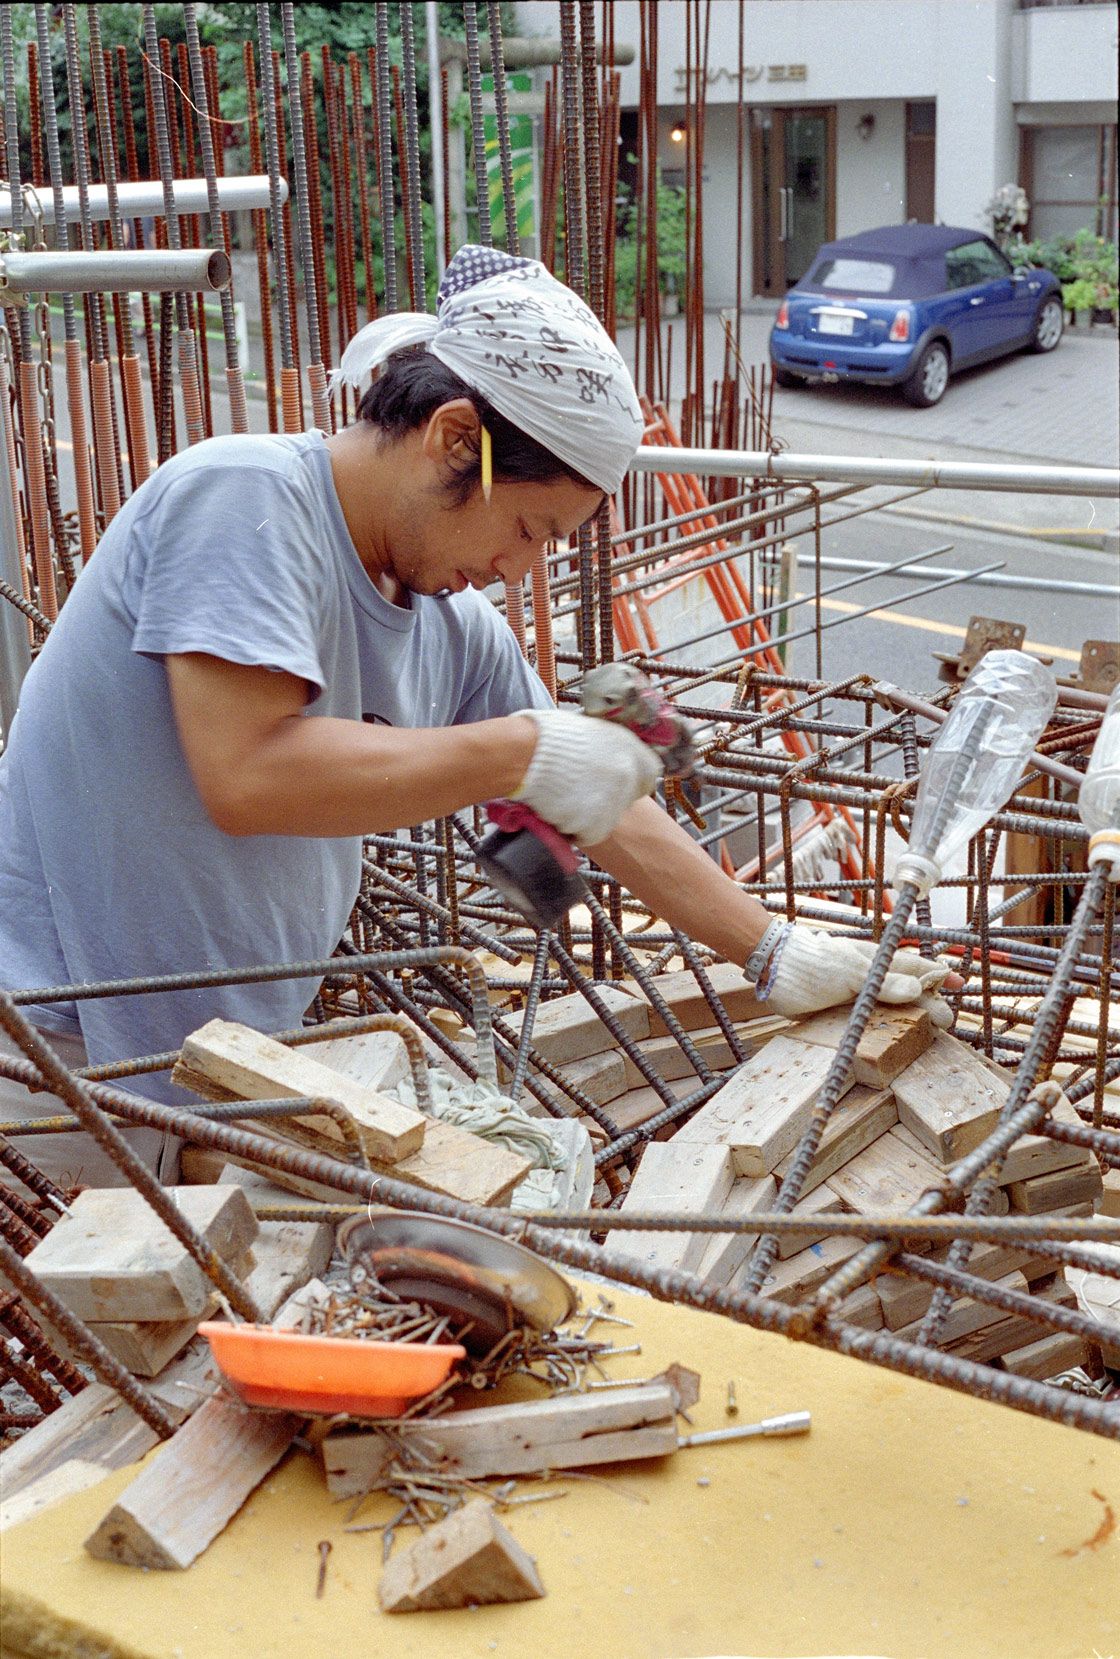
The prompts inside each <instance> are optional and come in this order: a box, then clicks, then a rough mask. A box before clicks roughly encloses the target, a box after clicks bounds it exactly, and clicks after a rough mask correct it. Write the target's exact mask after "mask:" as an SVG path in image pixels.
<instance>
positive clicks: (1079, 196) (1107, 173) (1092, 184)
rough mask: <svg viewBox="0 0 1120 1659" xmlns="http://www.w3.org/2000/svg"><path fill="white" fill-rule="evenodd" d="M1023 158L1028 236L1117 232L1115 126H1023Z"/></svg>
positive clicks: (1041, 236) (1099, 234)
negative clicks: (1027, 211)
mask: <svg viewBox="0 0 1120 1659" xmlns="http://www.w3.org/2000/svg"><path fill="white" fill-rule="evenodd" d="M1023 164H1024V165H1023V181H1024V188H1025V189H1026V192H1027V195H1028V196H1029V198H1030V202H1031V223H1030V234H1031V236H1032V237H1035V238H1039V239H1045V238H1046V237H1050V236H1072V235H1073V234H1074V233H1075V232H1076V231H1079V230H1086V229H1088V230H1092V231H1095V232H1096V234H1097V235H1098V236H1106V237H1108V238H1109V239H1111V240H1114V239H1115V238H1116V234H1117V214H1116V128H1115V127H1026V128H1024V130H1023Z"/></svg>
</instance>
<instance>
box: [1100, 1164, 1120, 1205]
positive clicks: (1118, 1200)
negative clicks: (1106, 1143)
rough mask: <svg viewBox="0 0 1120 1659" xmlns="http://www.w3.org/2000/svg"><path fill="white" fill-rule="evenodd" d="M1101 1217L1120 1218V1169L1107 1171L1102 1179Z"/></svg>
mask: <svg viewBox="0 0 1120 1659" xmlns="http://www.w3.org/2000/svg"><path fill="white" fill-rule="evenodd" d="M1097 1211H1098V1213H1099V1214H1100V1215H1116V1216H1120V1169H1106V1170H1105V1171H1104V1174H1103V1176H1102V1178H1101V1199H1100V1203H1099V1204H1098V1206H1097Z"/></svg>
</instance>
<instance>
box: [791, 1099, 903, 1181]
mask: <svg viewBox="0 0 1120 1659" xmlns="http://www.w3.org/2000/svg"><path fill="white" fill-rule="evenodd" d="M897 1122H898V1108H897V1107H896V1105H895V1100H894V1095H893V1093H892V1092H891V1090H890V1089H869V1088H866V1087H865V1086H864V1084H862V1083H857V1084H856V1086H855V1088H853V1089H850V1090H849V1091H848V1093H847V1094H846V1095H845V1096H844V1098H843V1100H842V1101H841V1102H840V1104H839V1105H838V1106H837V1108H836V1110H835V1111H834V1112H833V1114H832V1116H831V1117H830V1118H829V1120H828V1126H827V1127H826V1129H825V1132H824V1134H823V1135H822V1136H821V1142H820V1145H819V1146H818V1148H817V1155H816V1157H815V1158H814V1159H813V1162H812V1163H811V1164H810V1166H809V1173H808V1175H807V1176H806V1177H805V1182H804V1184H803V1186H802V1188H801V1195H802V1197H803V1198H807V1197H808V1196H809V1194H810V1193H811V1192H812V1191H813V1189H814V1187H819V1186H820V1184H821V1182H822V1181H827V1180H828V1178H829V1176H830V1175H832V1174H833V1173H834V1172H835V1171H836V1170H838V1169H839V1168H840V1167H841V1165H842V1164H846V1163H850V1161H851V1160H852V1159H853V1158H854V1157H855V1156H856V1154H857V1153H859V1152H862V1151H863V1149H864V1147H865V1146H870V1145H871V1143H872V1142H873V1141H877V1140H878V1139H879V1136H880V1135H884V1134H886V1132H887V1130H888V1129H891V1128H893V1126H894V1125H895V1124H896V1123H897ZM794 1156H795V1153H793V1152H791V1153H789V1154H788V1156H787V1157H785V1158H783V1159H782V1161H781V1163H780V1164H779V1165H778V1167H777V1168H776V1169H775V1171H774V1174H775V1175H776V1176H777V1178H778V1180H779V1181H784V1180H785V1178H786V1176H787V1175H788V1174H789V1172H790V1170H791V1169H792V1168H793V1160H794Z"/></svg>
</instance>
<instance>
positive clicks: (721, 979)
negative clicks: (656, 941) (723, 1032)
mask: <svg viewBox="0 0 1120 1659" xmlns="http://www.w3.org/2000/svg"><path fill="white" fill-rule="evenodd" d="M706 972H707V975H708V978H709V980H710V981H711V985H712V989H713V991H714V992H715V993H716V996H717V997H718V998H719V1000H720V1002H721V1003H722V1005H723V1007H724V1009H725V1011H726V1013H727V1017H728V1019H731V1020H735V1021H738V1020H753V1019H758V1018H759V1017H760V1016H761V1015H763V1014H769V1013H770V1010H769V1009H768V1008H767V1006H766V1004H765V1003H764V1002H759V1000H758V998H757V997H756V996H755V994H754V987H753V985H751V984H750V982H749V981H748V979H747V977H746V975H745V974H744V972H743V970H742V968H739V967H736V966H735V964H734V962H713V963H712V964H711V966H710V967H709V968H708V969H707V970H706ZM653 983H654V985H655V986H656V988H657V990H658V991H659V992H660V994H661V996H662V997H663V998H664V1000H665V1001H666V1002H667V1003H668V1004H669V1007H670V1008H671V1009H672V1010H673V1013H674V1014H675V1015H676V1017H677V1020H678V1022H679V1024H680V1025H681V1026H682V1027H683V1028H684V1030H685V1031H695V1030H697V1029H698V1028H699V1027H701V1026H705V1025H711V1024H712V1009H711V1004H710V1003H709V1001H708V999H707V997H706V996H705V995H704V993H703V991H702V990H701V989H700V987H699V985H698V984H697V983H696V977H695V975H694V974H693V973H692V972H691V970H690V969H688V968H685V969H683V970H682V971H681V972H680V973H671V974H657V975H656V976H655V977H654V981H653ZM648 1034H649V1036H651V1037H664V1036H666V1035H667V1034H668V1027H667V1026H666V1024H665V1021H664V1020H663V1019H662V1017H661V1015H660V1014H659V1013H658V1012H657V1010H656V1009H654V1008H650V1011H649V1033H648Z"/></svg>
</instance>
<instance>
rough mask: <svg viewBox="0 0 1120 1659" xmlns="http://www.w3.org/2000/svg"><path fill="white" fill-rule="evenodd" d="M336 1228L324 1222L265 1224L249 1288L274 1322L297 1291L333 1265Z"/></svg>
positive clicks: (265, 1222)
mask: <svg viewBox="0 0 1120 1659" xmlns="http://www.w3.org/2000/svg"><path fill="white" fill-rule="evenodd" d="M334 1235H335V1229H334V1228H333V1227H332V1226H331V1225H330V1224H329V1223H328V1222H325V1221H262V1222H261V1230H260V1236H259V1237H258V1239H257V1242H256V1244H255V1245H254V1246H253V1255H254V1257H255V1258H256V1266H255V1267H254V1268H253V1271H252V1272H251V1273H250V1274H249V1277H248V1279H247V1280H246V1289H247V1290H248V1291H249V1294H250V1295H251V1296H252V1298H253V1300H254V1301H255V1302H256V1304H257V1306H258V1307H259V1308H260V1309H261V1311H262V1312H263V1313H264V1315H265V1317H266V1318H268V1319H271V1318H272V1316H273V1315H274V1314H275V1313H276V1311H277V1309H278V1308H280V1307H282V1306H283V1304H284V1303H285V1302H286V1301H287V1300H288V1298H289V1296H292V1295H293V1294H294V1293H295V1292H296V1291H297V1290H300V1289H301V1288H302V1287H303V1286H304V1285H305V1284H307V1283H308V1281H309V1280H311V1279H317V1278H318V1277H319V1276H320V1274H322V1273H325V1272H326V1270H327V1268H328V1266H329V1265H330V1259H331V1255H332V1253H333V1251H334Z"/></svg>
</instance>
